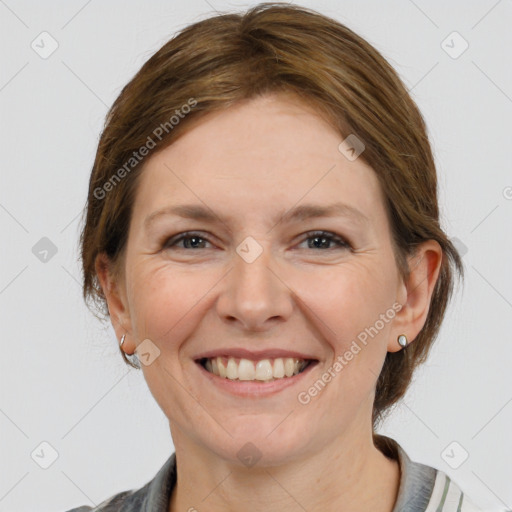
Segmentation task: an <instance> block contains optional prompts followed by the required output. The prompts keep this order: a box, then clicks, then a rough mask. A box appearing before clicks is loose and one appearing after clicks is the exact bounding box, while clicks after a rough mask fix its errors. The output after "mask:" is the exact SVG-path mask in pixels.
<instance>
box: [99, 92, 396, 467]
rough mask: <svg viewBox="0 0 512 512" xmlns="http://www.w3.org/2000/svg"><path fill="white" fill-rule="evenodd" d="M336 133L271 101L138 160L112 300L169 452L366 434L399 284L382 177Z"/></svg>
mask: <svg viewBox="0 0 512 512" xmlns="http://www.w3.org/2000/svg"><path fill="white" fill-rule="evenodd" d="M342 140H343V137H341V136H340V135H339V134H338V133H337V132H336V131H335V130H334V129H333V128H332V127H331V126H330V125H329V124H327V123H326V122H325V121H324V120H323V119H322V118H321V117H319V116H318V115H317V114H316V113H315V111H314V110H313V109H312V107H310V106H308V105H305V104H303V103H300V102H299V101H298V100H295V99H293V98H292V97H289V96H285V95H271V96H265V97H260V98H258V99H252V100H250V101H248V102H245V103H243V104H239V105H237V106H235V107H232V108H230V109H228V110H225V111H223V112H220V113H212V114H208V116H207V117H205V118H203V119H201V120H199V122H198V123H196V124H194V125H193V126H192V128H191V129H189V130H188V131H187V132H186V133H185V134H184V135H182V136H181V137H180V138H179V139H177V141H176V142H175V143H173V144H172V145H171V146H169V147H168V148H166V149H165V150H163V151H161V152H160V153H157V154H155V155H154V156H153V157H151V158H150V159H149V160H148V161H147V163H146V165H145V168H144V170H143V174H142V176H141V181H140V185H139V188H138V191H137V196H136V200H135V203H134V209H133V217H132V220H131V225H130V229H129V236H128V243H127V248H126V254H125V267H124V275H123V279H122V280H121V281H120V282H119V283H118V293H119V307H117V308H116V307H115V305H113V300H112V301H111V304H109V305H113V307H112V308H111V315H112V314H113V313H114V314H115V315H116V318H117V320H118V322H119V324H120V325H122V326H123V327H120V330H119V332H118V334H119V337H120V336H121V335H122V334H123V333H124V332H128V338H127V340H128V342H129V343H132V347H133V349H135V346H136V345H139V344H140V343H141V342H142V341H143V340H149V341H145V343H146V347H151V349H150V350H149V352H150V353H151V354H152V355H150V356H149V357H148V361H151V363H150V364H148V365H145V364H142V370H143V372H144V377H145V379H146V381H147V383H148V386H149V389H150V390H151V393H152V394H153V396H154V398H155V399H156V401H157V402H158V404H159V406H160V407H161V409H162V410H163V412H164V413H165V414H166V416H167V417H168V418H169V423H170V427H171V432H172V435H173V439H174V442H175V445H176V446H177V447H178V446H183V445H187V446H190V447H194V448H193V449H194V450H200V451H202V453H204V454H209V455H211V456H219V457H222V458H223V459H225V460H230V461H234V462H237V463H240V460H239V456H240V455H241V454H244V453H246V452H247V451H249V452H252V453H249V455H255V454H257V455H258V456H261V457H262V463H266V464H268V465H273V464H279V463H282V462H286V461H290V460H293V459H298V458H303V457H307V456H309V455H312V454H314V453H319V452H321V451H326V450H329V447H330V445H331V444H333V443H336V440H337V439H338V438H339V437H340V436H345V437H346V436H350V437H351V438H352V440H353V442H354V443H358V442H361V443H362V442H367V441H368V436H369V435H370V432H371V413H372V404H373V398H374V389H375V384H376V380H377V377H378V375H379V373H380V370H381V368H382V365H383V362H384V358H385V356H386V353H387V351H388V350H389V351H395V350H398V349H399V348H400V347H399V346H398V345H397V343H396V337H397V336H398V335H399V334H400V333H401V331H402V330H403V329H404V324H403V323H400V322H401V320H400V318H401V316H400V315H402V314H403V313H398V309H400V308H399V306H398V307H397V305H399V304H403V303H404V301H405V299H406V295H405V294H406V291H405V285H404V283H403V282H402V280H401V278H400V275H399V272H398V269H397V265H396V261H395V257H394V253H393V247H392V242H391V235H390V226H389V223H388V219H387V215H386V211H385V206H384V198H383V195H382V191H381V189H380V186H379V183H378V180H377V177H376V175H375V172H374V171H373V170H372V169H371V168H370V167H369V166H368V165H367V164H366V163H364V162H363V160H362V158H357V159H355V160H349V159H348V158H347V157H346V156H345V155H344V154H343V153H342V152H340V150H339V149H338V146H339V144H340V143H341V142H342ZM363 340H364V341H363ZM125 347H126V345H125ZM155 347H156V348H155ZM132 351H133V350H132ZM127 352H128V350H127ZM157 354H158V355H157ZM350 354H352V356H350ZM155 355H157V357H155ZM139 357H140V354H139ZM217 357H220V358H221V361H222V370H220V369H219V364H220V363H219V360H218V359H217ZM205 358H206V359H207V360H209V361H210V362H209V363H207V365H208V367H209V368H210V370H212V371H213V370H216V371H217V372H221V371H222V372H224V371H226V372H228V376H229V375H231V377H232V378H228V377H222V376H220V375H215V374H214V373H211V372H210V371H209V370H207V369H206V368H205V367H204V366H203V363H204V361H205ZM230 358H232V359H233V361H232V362H229V359H230ZM212 359H213V360H215V363H217V364H215V363H213V362H212ZM287 359H288V361H287ZM295 359H296V360H298V362H297V364H296V365H295V362H296V361H295ZM290 361H291V362H290ZM303 361H304V362H303ZM306 363H307V366H306V367H305V369H303V370H302V367H303V366H304V365H305V364H306ZM210 364H211V365H212V367H210ZM224 367H226V369H225V370H224ZM286 370H288V372H289V373H293V372H297V371H299V370H302V371H301V372H300V373H298V374H295V375H293V376H286V374H285V376H281V375H282V374H283V371H286ZM230 372H231V373H230ZM237 372H239V373H237ZM274 372H275V373H274ZM255 375H257V376H258V379H261V380H253V379H254V377H255ZM274 375H276V377H275V378H274ZM329 376H330V378H329ZM271 379H273V380H271ZM319 382H320V383H319ZM363 440H364V441H363ZM248 442H250V443H252V445H247V446H245V448H243V450H245V452H244V451H243V450H242V452H240V450H241V449H242V447H244V445H246V443H248Z"/></svg>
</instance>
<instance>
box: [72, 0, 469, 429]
mask: <svg viewBox="0 0 512 512" xmlns="http://www.w3.org/2000/svg"><path fill="white" fill-rule="evenodd" d="M274 92H284V93H289V94H291V95H295V96H296V97H297V98H300V99H303V100H304V101H306V102H307V103H308V104H309V105H313V106H314V108H315V109H316V110H317V111H318V114H319V115H321V116H323V117H324V118H325V119H326V120H327V121H328V122H329V123H330V124H331V126H332V127H333V128H334V129H335V130H337V131H338V132H339V134H340V136H341V137H343V138H346V137H347V136H348V135H350V134H355V135H356V136H357V138H358V139H360V140H361V141H362V142H363V143H364V145H365V148H364V151H363V152H362V153H361V154H360V156H359V158H362V159H363V160H364V161H365V162H366V163H367V164H368V165H370V166H371V167H372V169H373V170H374V172H375V173H376V175H377V177H378V179H379V182H380V186H381V188H382V190H383V193H384V197H385V201H386V204H385V206H386V211H387V214H388V217H389V221H390V226H391V231H392V239H393V245H394V252H395V258H396V262H397V267H398V269H399V270H400V273H401V275H402V276H403V277H404V278H407V276H408V272H409V270H408V267H407V257H408V256H411V255H413V254H414V252H415V249H416V248H417V246H418V245H419V244H420V243H422V242H424V241H426V240H436V241H437V242H438V243H439V244H440V246H441V248H442V250H443V257H442V263H441V269H440V274H439V277H438V279H437V282H436V284H435V288H434V291H433V294H432V298H431V303H430V307H429V312H428V316H427V318H426V321H425V324H424V326H423V328H422V330H421V331H420V333H419V334H418V336H417V337H416V338H415V340H414V341H413V342H412V343H410V344H409V345H408V346H407V347H406V348H405V349H404V350H400V351H398V352H388V353H387V355H386V358H385V361H384V365H383V368H382V370H381V373H380V375H379V377H378V380H377V384H376V389H375V400H374V405H373V414H372V419H373V428H374V431H375V429H376V428H377V426H378V424H379V423H380V422H381V421H382V420H383V419H384V417H385V412H389V410H390V408H391V407H392V406H393V405H394V404H395V403H397V402H398V400H399V399H400V398H402V397H403V396H404V394H405V392H406V391H407V388H408V386H409V384H410V383H411V380H412V377H413V373H414V371H415V369H416V368H417V367H418V366H419V365H420V364H421V363H423V362H425V361H426V359H427V356H428V354H429V351H430V349H431V347H432V345H433V343H434V340H435V339H436V337H437V334H438V331H439V328H440V325H441V322H442V320H443V317H444V315H445V311H446V307H447V304H448V301H449V299H450V296H451V295H452V292H453V288H454V281H455V276H456V274H458V275H459V276H461V277H462V275H463V266H462V262H461V257H460V255H459V254H458V252H457V249H456V247H455V246H454V245H453V244H452V242H451V241H450V239H449V238H448V237H447V235H446V234H445V232H444V231H443V229H442V228H441V226H440V219H439V205H438V184H437V176H436V167H435V163H434V158H433V154H432V149H431V146H430V142H429V139H428V135H427V130H426V125H425V122H424V119H423V117H422V115H421V113H420V111H419V109H418V107H417V105H416V103H415V102H414V100H413V99H412V98H411V96H410V94H409V92H408V91H407V88H406V87H405V85H404V83H403V82H402V81H401V79H400V78H399V76H398V74H397V72H396V71H395V70H394V69H393V68H392V67H391V65H390V64H389V63H388V62H387V60H386V59H385V58H384V57H383V56H382V55H381V54H380V53H379V51H377V49H376V48H374V47H373V46H372V45H371V44H369V43H368V42H367V41H366V40H364V39H363V38H361V37H360V36H358V35H357V34H355V33H354V32H353V31H352V30H351V29H349V28H348V27H346V26H345V25H343V24H342V23H340V22H338V21H336V20H335V19H332V18H330V17H327V16H325V15H322V14H320V13H318V12H316V11H313V10H311V9H308V8H305V7H300V6H297V5H288V4H283V3H275V2H271V3H270V2H269V3H262V4H259V5H257V6H255V7H252V8H250V9H248V10H247V11H245V12H242V13H223V14H222V13H221V14H216V15H214V16H212V17H209V18H207V19H203V20H201V21H198V22H195V23H193V24H191V25H189V26H187V27H185V28H184V29H183V30H181V31H180V32H179V33H178V34H176V35H175V36H174V37H172V39H170V40H169V41H168V42H167V43H165V44H164V46H162V47H161V48H160V49H159V50H158V51H157V52H156V53H155V54H154V55H153V56H152V57H151V58H150V59H149V60H147V62H145V64H144V65H143V66H142V67H141V69H140V70H139V71H138V72H137V73H136V74H135V76H134V77H133V78H132V79H131V80H130V81H129V83H128V84H127V85H126V86H125V87H124V88H123V89H122V91H121V93H120V94H119V96H118V97H117V99H116V100H115V101H114V103H113V105H112V107H111V108H110V110H109V112H108V114H107V116H106V119H105V124H104V127H103V130H102V133H101V137H100V140H99V143H98V147H97V152H96V156H95V160H94V164H93V168H92V172H91V176H90V182H89V191H88V197H87V203H86V206H85V209H84V217H83V219H82V227H81V234H80V248H81V261H82V270H83V297H84V300H85V302H86V304H87V305H88V306H89V307H90V308H91V311H92V312H93V313H94V314H95V315H96V316H97V317H98V318H101V319H103V320H107V321H108V317H109V312H108V307H107V304H106V299H105V296H104V294H103V291H102V288H101V285H100V283H99V280H98V277H97V275H96V270H95V262H96V259H97V257H98V255H99V254H101V253H103V254H106V256H108V259H109V261H110V262H111V264H112V265H111V268H112V269H113V270H112V272H114V273H115V274H116V275H120V274H121V273H122V265H123V264H124V263H123V261H124V251H125V249H126V245H127V236H128V229H129V225H130V218H131V213H132V206H133V203H134V198H135V194H136V191H137V184H138V179H137V178H138V177H139V176H140V175H141V173H142V172H143V169H144V163H145V161H146V160H147V159H148V158H149V157H150V156H151V155H154V154H156V153H157V152H158V151H159V150H161V149H163V148H165V147H167V146H169V145H170V144H172V143H173V141H175V140H176V139H177V137H178V136H179V135H180V134H183V133H184V130H185V129H186V128H187V126H189V125H190V124H191V122H192V121H193V120H194V121H197V120H199V119H200V117H201V116H203V115H205V114H208V113H210V112H213V111H219V110H222V109H227V108H229V107H230V106H233V105H235V104H236V103H237V102H240V101H243V100H249V99H251V98H255V97H258V96H260V95H265V94H269V93H274ZM191 99H192V101H191ZM185 105H189V107H188V108H184V106H185ZM173 116H174V118H175V120H174V121H172V119H173ZM178 117H179V122H176V120H178ZM192 126H193V125H192ZM340 140H341V139H340ZM150 141H151V142H150ZM143 147H146V148H150V149H149V155H148V156H146V157H145V159H144V158H141V159H140V162H139V161H138V160H137V162H134V160H133V158H134V156H133V155H134V154H135V153H137V154H138V155H139V158H140V154H142V153H148V151H142V150H141V148H143ZM127 162H130V165H129V166H127ZM98 312H99V313H100V315H97V313H98ZM121 354H122V356H123V358H124V360H125V362H126V363H127V364H130V365H132V366H134V365H133V363H132V362H131V361H129V360H128V359H127V358H126V355H125V353H124V351H123V350H121Z"/></svg>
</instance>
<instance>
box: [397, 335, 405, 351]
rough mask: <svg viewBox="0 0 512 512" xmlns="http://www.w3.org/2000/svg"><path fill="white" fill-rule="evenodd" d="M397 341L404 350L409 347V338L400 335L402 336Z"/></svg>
mask: <svg viewBox="0 0 512 512" xmlns="http://www.w3.org/2000/svg"><path fill="white" fill-rule="evenodd" d="M397 341H398V344H399V345H400V346H401V347H402V348H405V347H406V346H407V336H406V335H405V334H400V336H398V339H397Z"/></svg>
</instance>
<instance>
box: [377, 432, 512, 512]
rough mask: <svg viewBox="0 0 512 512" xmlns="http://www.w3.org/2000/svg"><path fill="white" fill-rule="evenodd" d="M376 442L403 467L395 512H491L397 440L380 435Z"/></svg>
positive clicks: (444, 474)
mask: <svg viewBox="0 0 512 512" xmlns="http://www.w3.org/2000/svg"><path fill="white" fill-rule="evenodd" d="M374 441H375V443H376V446H377V447H378V448H379V449H380V450H381V451H382V452H383V453H384V454H385V455H386V456H387V457H390V458H392V459H395V460H397V461H398V462H399V465H400V487H399V490H398V497H397V501H396V504H395V507H394V509H393V512H489V511H486V510H484V509H482V508H479V507H477V506H476V505H475V503H474V502H473V501H472V499H471V498H470V497H469V496H468V495H467V494H465V493H464V492H463V491H462V490H461V488H460V487H459V486H458V485H457V483H456V482H454V481H453V480H451V478H450V477H449V476H448V475H447V474H446V473H444V472H443V471H441V470H440V469H436V468H434V467H431V466H428V465H426V464H422V463H421V462H416V461H414V460H412V459H410V458H409V456H408V455H407V453H406V451H405V450H404V449H403V448H402V447H401V446H400V444H399V443H398V442H397V441H395V440H394V439H392V438H390V437H387V436H383V435H377V436H374ZM507 512H512V511H507Z"/></svg>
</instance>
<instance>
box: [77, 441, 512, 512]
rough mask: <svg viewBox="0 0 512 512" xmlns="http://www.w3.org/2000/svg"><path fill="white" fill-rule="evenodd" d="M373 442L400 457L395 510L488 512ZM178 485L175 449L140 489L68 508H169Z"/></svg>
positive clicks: (394, 448)
mask: <svg viewBox="0 0 512 512" xmlns="http://www.w3.org/2000/svg"><path fill="white" fill-rule="evenodd" d="M374 442H375V444H376V446H377V447H378V448H379V450H381V451H382V453H384V454H385V455H386V456H387V457H390V458H393V459H395V460H398V463H399V465H400V486H399V490H398V497H397V501H396V503H395V506H394V508H393V511H392V512H485V511H484V510H483V509H481V508H478V507H476V506H475V505H474V504H473V502H472V501H471V500H470V499H469V498H468V496H467V495H466V494H464V493H463V492H462V491H461V490H460V489H459V487H458V486H457V485H456V484H455V483H454V482H453V481H452V480H451V479H450V478H449V477H448V475H446V474H445V473H443V472H442V471H441V470H439V469H435V468H433V467H430V466H427V465H424V464H421V463H419V462H414V461H412V460H411V459H410V458H409V457H408V455H407V454H406V453H405V451H404V450H403V448H402V447H401V446H400V445H399V444H398V443H397V442H396V441H395V440H394V439H392V438H390V437H387V436H383V435H377V434H376V435H374ZM175 485H176V454H175V453H173V454H172V455H171V456H170V457H169V458H168V459H167V461H166V462H165V464H164V465H163V466H162V468H161V469H160V470H159V471H158V473H157V474H156V475H155V477H154V478H153V479H152V480H150V481H149V482H148V483H147V484H146V485H144V486H143V487H141V488H140V489H134V490H130V491H123V492H120V493H118V494H116V495H114V496H112V497H110V498H108V499H107V500H105V501H103V502H102V503H100V504H99V505H97V506H96V507H94V508H93V507H90V506H82V507H78V508H73V509H71V510H69V511H68V512H136V511H137V512H139V511H140V512H168V510H169V503H170V498H171V494H172V491H173V489H174V487H175ZM508 512H512V511H508Z"/></svg>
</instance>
